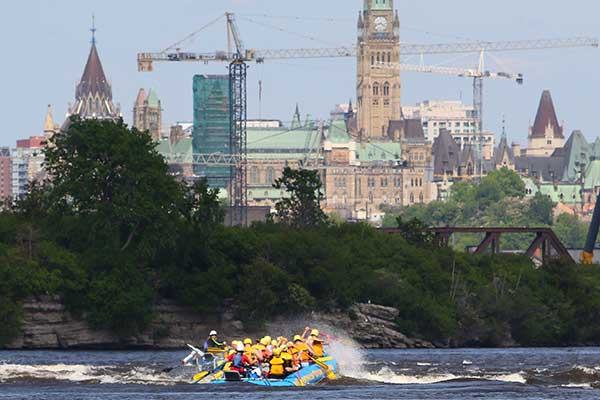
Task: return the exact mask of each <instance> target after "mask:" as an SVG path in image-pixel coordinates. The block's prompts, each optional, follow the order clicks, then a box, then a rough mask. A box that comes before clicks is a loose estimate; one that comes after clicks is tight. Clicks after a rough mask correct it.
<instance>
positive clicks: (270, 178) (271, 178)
mask: <svg viewBox="0 0 600 400" xmlns="http://www.w3.org/2000/svg"><path fill="white" fill-rule="evenodd" d="M274 182H275V168H273V167H269V168H267V184H269V185H272V184H273V183H274Z"/></svg>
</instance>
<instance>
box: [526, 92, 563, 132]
mask: <svg viewBox="0 0 600 400" xmlns="http://www.w3.org/2000/svg"><path fill="white" fill-rule="evenodd" d="M548 127H550V128H551V129H552V131H553V132H554V137H555V138H564V136H563V128H562V127H561V126H560V125H559V123H558V118H557V117H556V110H555V109H554V102H553V101H552V95H551V94H550V91H549V90H544V92H543V93H542V97H541V99H540V104H539V106H538V111H537V114H536V116H535V122H534V123H533V127H532V128H531V137H532V138H545V137H546V129H547V128H548Z"/></svg>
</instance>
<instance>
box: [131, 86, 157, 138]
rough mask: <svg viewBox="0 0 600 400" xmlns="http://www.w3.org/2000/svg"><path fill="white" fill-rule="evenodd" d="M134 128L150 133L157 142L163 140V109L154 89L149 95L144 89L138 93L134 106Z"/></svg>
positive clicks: (149, 91)
mask: <svg viewBox="0 0 600 400" xmlns="http://www.w3.org/2000/svg"><path fill="white" fill-rule="evenodd" d="M133 126H134V127H136V128H137V129H138V130H140V131H148V132H149V133H150V136H152V138H153V139H154V140H155V141H158V140H160V139H161V138H162V108H161V105H160V100H159V99H158V96H157V94H156V91H155V90H154V89H149V90H148V93H147V94H146V91H145V90H144V89H140V91H139V92H138V95H137V98H136V100H135V104H134V105H133Z"/></svg>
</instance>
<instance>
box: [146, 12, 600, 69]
mask: <svg viewBox="0 0 600 400" xmlns="http://www.w3.org/2000/svg"><path fill="white" fill-rule="evenodd" d="M228 18H230V17H229V16H228ZM228 21H229V19H228ZM230 27H231V28H230V29H231V32H232V34H233V36H234V40H236V37H237V40H238V41H239V34H238V33H237V28H235V23H233V22H232V23H230ZM238 41H236V46H237V47H238V51H240V52H241V54H240V56H241V57H242V58H243V59H244V61H247V62H250V61H255V62H258V63H261V62H264V61H266V60H281V59H302V58H351V57H356V54H357V50H356V46H345V47H335V48H333V47H332V48H320V49H319V48H300V49H270V50H269V49H267V50H255V49H244V47H243V45H242V44H241V41H239V42H238ZM598 45H599V44H598V39H597V38H592V37H572V38H563V39H538V40H520V41H505V42H468V43H441V44H406V43H405V44H401V45H400V54H402V55H423V54H452V53H478V52H481V51H486V52H500V51H524V50H543V49H554V48H572V47H598ZM233 60H234V56H233V55H232V54H231V53H230V52H226V51H216V52H213V53H194V52H182V51H174V52H159V53H139V54H138V69H139V70H140V71H142V72H144V71H152V63H153V62H155V61H177V62H182V61H189V62H205V63H208V62H232V61H233Z"/></svg>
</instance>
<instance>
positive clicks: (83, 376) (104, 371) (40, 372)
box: [0, 364, 189, 385]
mask: <svg viewBox="0 0 600 400" xmlns="http://www.w3.org/2000/svg"><path fill="white" fill-rule="evenodd" d="M22 380H25V381H30V380H56V381H70V382H77V383H95V384H141V385H175V384H178V383H188V382H189V380H187V379H183V378H182V377H177V376H171V375H168V374H166V373H162V372H157V371H155V370H153V369H151V368H147V367H141V366H120V367H115V366H90V365H77V364H74V365H73V364H70V365H68V364H54V365H20V364H0V382H11V381H22Z"/></svg>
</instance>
